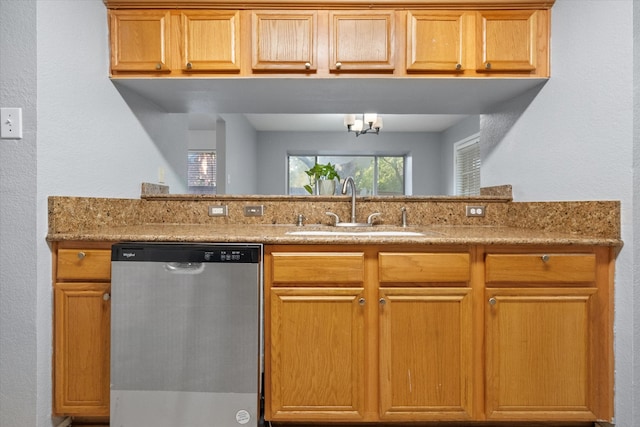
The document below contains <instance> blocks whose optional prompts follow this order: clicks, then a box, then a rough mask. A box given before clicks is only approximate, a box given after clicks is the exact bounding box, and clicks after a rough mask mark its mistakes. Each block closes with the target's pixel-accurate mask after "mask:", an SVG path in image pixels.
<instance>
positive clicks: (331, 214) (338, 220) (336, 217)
mask: <svg viewBox="0 0 640 427" xmlns="http://www.w3.org/2000/svg"><path fill="white" fill-rule="evenodd" d="M325 214H326V215H329V216H333V217H335V219H336V223H335V225H338V224H339V223H340V217H339V216H338V215H337V214H334V213H333V212H325Z"/></svg>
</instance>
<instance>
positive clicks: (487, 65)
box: [484, 62, 491, 70]
mask: <svg viewBox="0 0 640 427" xmlns="http://www.w3.org/2000/svg"><path fill="white" fill-rule="evenodd" d="M484 68H486V69H487V70H490V69H491V62H487V63H486V64H484Z"/></svg>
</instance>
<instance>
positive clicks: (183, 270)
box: [164, 262, 204, 274]
mask: <svg viewBox="0 0 640 427" xmlns="http://www.w3.org/2000/svg"><path fill="white" fill-rule="evenodd" d="M164 269H165V270H166V271H168V272H170V273H174V274H200V273H202V272H203V271H204V263H202V262H167V263H165V264H164Z"/></svg>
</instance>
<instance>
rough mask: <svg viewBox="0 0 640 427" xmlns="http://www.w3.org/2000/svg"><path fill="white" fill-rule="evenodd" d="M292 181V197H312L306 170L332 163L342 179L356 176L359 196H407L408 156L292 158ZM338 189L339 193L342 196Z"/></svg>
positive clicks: (290, 162)
mask: <svg viewBox="0 0 640 427" xmlns="http://www.w3.org/2000/svg"><path fill="white" fill-rule="evenodd" d="M288 163H289V182H288V188H287V192H288V194H291V195H308V194H309V193H308V192H307V191H306V190H305V189H304V186H305V185H307V184H309V177H308V176H307V174H306V173H305V171H306V170H307V169H309V168H311V167H312V166H313V165H314V164H315V163H321V164H326V163H331V164H332V165H335V166H336V170H337V172H338V174H339V175H340V178H341V180H344V179H345V178H346V177H348V176H352V177H353V180H354V181H355V184H356V189H357V191H358V195H359V196H371V195H380V196H398V195H404V194H405V181H406V180H405V170H406V168H405V163H406V156H404V155H362V156H360V155H357V156H342V155H335V156H317V155H292V154H290V155H289V156H288ZM340 190H341V188H340V186H336V194H340Z"/></svg>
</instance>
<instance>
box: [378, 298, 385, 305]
mask: <svg viewBox="0 0 640 427" xmlns="http://www.w3.org/2000/svg"><path fill="white" fill-rule="evenodd" d="M378 302H379V303H380V305H385V304H386V303H387V300H386V299H384V298H380V299H379V300H378Z"/></svg>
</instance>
